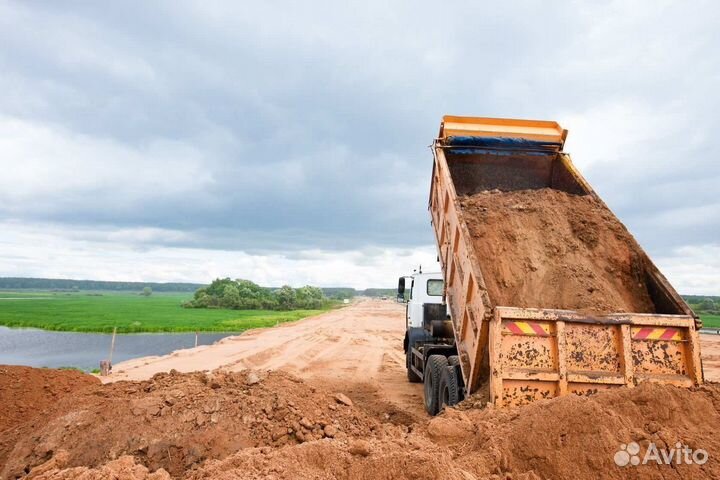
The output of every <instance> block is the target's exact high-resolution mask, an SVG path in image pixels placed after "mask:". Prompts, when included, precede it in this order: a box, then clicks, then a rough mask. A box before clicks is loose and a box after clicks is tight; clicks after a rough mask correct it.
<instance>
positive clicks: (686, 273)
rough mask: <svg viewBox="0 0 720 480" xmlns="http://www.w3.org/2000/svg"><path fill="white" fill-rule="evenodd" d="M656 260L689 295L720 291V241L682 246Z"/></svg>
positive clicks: (675, 283) (710, 293) (682, 290)
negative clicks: (719, 243)
mask: <svg viewBox="0 0 720 480" xmlns="http://www.w3.org/2000/svg"><path fill="white" fill-rule="evenodd" d="M657 264H658V267H659V268H660V270H662V272H663V273H664V274H665V276H666V277H668V279H669V280H670V283H672V284H673V286H674V287H675V289H676V290H678V291H679V292H680V293H684V294H687V295H720V245H718V244H710V245H697V246H688V247H681V248H678V249H676V250H675V251H674V252H672V254H671V255H669V256H663V257H659V258H658V259H657Z"/></svg>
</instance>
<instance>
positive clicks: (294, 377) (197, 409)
mask: <svg viewBox="0 0 720 480" xmlns="http://www.w3.org/2000/svg"><path fill="white" fill-rule="evenodd" d="M403 310H404V309H403V306H402V305H397V304H394V303H392V302H380V301H369V300H368V301H362V302H358V303H357V304H354V305H352V306H350V307H348V308H345V309H342V310H338V311H333V312H329V313H327V314H324V315H322V316H319V317H314V318H309V319H306V320H303V321H300V322H296V323H293V324H287V325H284V326H281V327H279V328H274V329H266V330H257V331H253V332H248V334H246V335H243V336H240V337H235V338H231V339H227V340H225V341H223V342H221V343H219V344H216V345H213V346H209V347H201V348H197V349H192V350H187V351H179V352H176V353H174V354H172V355H168V356H166V357H157V358H154V359H153V358H145V359H139V360H134V361H132V362H126V363H125V364H120V365H118V366H116V369H117V371H116V373H115V374H114V376H113V378H112V379H111V380H128V379H135V380H131V381H114V382H109V383H106V384H104V385H100V384H98V383H97V380H96V379H94V378H92V377H87V376H86V377H87V378H82V377H83V376H82V375H80V374H78V373H76V372H74V373H68V372H58V371H55V370H46V369H27V370H28V371H25V370H26V368H25V367H3V368H4V369H5V370H4V371H5V375H2V376H0V397H2V396H3V395H5V397H2V398H10V399H13V398H14V399H15V400H16V402H15V403H14V405H15V406H14V407H13V411H15V410H17V411H19V410H20V409H21V408H22V409H23V411H24V412H26V416H25V417H24V418H23V415H18V416H16V417H15V418H13V420H12V422H10V423H9V424H8V425H6V426H5V430H4V431H3V432H2V433H3V435H2V436H0V479H3V480H4V479H9V478H17V477H23V478H32V479H35V480H41V479H44V480H70V479H73V480H75V479H84V480H95V479H97V480H100V479H103V480H104V479H110V478H115V479H116V478H122V479H127V480H170V479H171V478H175V479H180V478H182V479H188V480H190V479H198V480H199V479H205V478H220V479H227V480H235V479H248V478H257V479H267V478H276V479H283V478H287V479H290V478H292V479H294V480H298V479H301V480H303V479H308V480H309V479H316V478H339V479H356V478H366V479H370V480H376V479H377V480H379V479H388V478H406V479H412V480H418V479H428V480H429V479H431V478H432V479H437V478H440V479H448V480H450V479H452V480H456V479H458V478H460V479H477V480H480V479H487V480H507V479H509V478H512V479H515V480H538V479H541V478H579V479H594V478H601V477H602V478H612V479H618V480H619V479H622V478H628V477H631V478H637V479H658V478H720V457H718V454H717V452H719V451H720V437H718V435H717V431H718V429H720V385H718V384H717V383H708V384H707V385H704V386H701V387H699V388H693V389H683V388H676V387H672V386H667V385H657V384H649V383H643V384H641V385H639V386H638V387H637V388H632V389H614V390H608V391H606V392H601V393H598V394H597V395H593V396H590V397H579V396H574V395H569V396H566V397H561V398H556V399H552V400H544V401H539V402H536V403H534V404H531V405H528V406H525V407H520V408H518V409H502V410H496V409H493V408H479V407H484V406H485V405H484V403H483V402H476V401H475V400H476V399H474V398H470V399H468V400H467V401H465V402H463V403H462V404H461V405H459V406H458V408H456V409H449V410H447V411H445V412H443V413H442V414H441V415H439V416H438V417H435V418H432V419H430V418H429V417H427V416H426V415H425V414H424V413H423V412H422V410H421V405H422V400H421V391H420V388H419V386H417V385H412V384H409V383H407V380H406V377H405V369H404V362H403V357H402V344H401V340H402V335H403V329H404V315H403ZM702 341H703V348H704V351H703V357H704V359H705V374H706V377H707V378H708V380H716V379H718V378H720V375H719V373H720V365H719V364H720V337H718V336H713V335H703V336H702ZM246 367H251V368H256V370H246V369H245V368H246ZM173 369H174V370H212V371H209V372H207V373H179V372H177V371H174V370H173ZM268 369H270V370H268ZM161 371H166V372H165V373H162V372H161ZM155 372H161V373H155ZM76 377H77V378H76ZM298 377H300V378H298ZM18 378H21V379H22V378H27V381H26V382H25V383H26V385H25V387H24V390H23V391H27V392H31V393H32V395H31V396H29V397H27V401H25V400H24V399H25V398H26V397H25V396H23V395H20V396H18V395H16V393H17V387H16V384H17V379H18ZM56 378H57V382H56V381H55V379H56ZM660 398H661V399H662V401H658V399H660ZM30 412H31V413H32V414H30ZM629 441H634V442H637V443H638V444H639V445H640V447H641V449H642V450H643V451H646V450H647V449H648V448H649V445H650V443H653V444H655V445H658V448H666V447H668V448H669V447H672V446H673V445H675V444H676V442H682V443H683V444H687V445H690V446H691V447H692V448H695V449H697V448H702V449H705V450H707V451H708V452H709V453H710V459H709V461H708V462H707V463H706V464H705V465H702V466H699V465H672V466H668V465H660V466H659V465H648V466H639V467H637V468H635V467H626V468H622V467H618V466H616V465H615V463H614V461H613V459H614V455H615V454H616V452H617V451H618V448H621V445H624V444H627V442H629Z"/></svg>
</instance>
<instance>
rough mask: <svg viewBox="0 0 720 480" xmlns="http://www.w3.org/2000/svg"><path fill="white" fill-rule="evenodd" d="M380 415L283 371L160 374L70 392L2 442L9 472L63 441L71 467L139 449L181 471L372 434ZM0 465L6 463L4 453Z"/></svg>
mask: <svg viewBox="0 0 720 480" xmlns="http://www.w3.org/2000/svg"><path fill="white" fill-rule="evenodd" d="M376 426H377V422H376V421H375V420H372V419H371V418H369V417H367V416H366V415H364V414H363V413H362V412H361V411H359V410H357V409H356V408H355V407H354V406H353V405H352V401H351V400H349V399H348V398H347V397H345V396H344V395H343V394H342V393H341V392H330V391H325V390H322V389H319V388H317V387H314V386H311V385H306V384H305V383H304V382H303V381H301V380H298V379H296V378H295V377H292V376H290V375H289V374H286V373H283V372H271V373H256V372H247V371H246V372H241V373H221V372H216V373H213V374H204V373H195V374H178V373H169V374H158V375H155V376H154V377H153V378H152V379H151V380H149V381H145V382H118V383H114V384H109V385H103V386H98V387H95V388H91V389H86V390H83V391H81V392H79V393H78V394H76V395H74V396H73V398H65V399H63V400H61V401H60V402H58V404H57V405H56V406H55V407H54V408H52V409H51V410H49V411H48V412H46V414H45V415H43V416H42V418H36V419H34V420H31V421H30V422H28V423H25V424H24V425H22V426H21V427H18V428H17V429H15V430H14V431H13V432H9V435H8V438H9V439H10V440H13V439H16V442H15V441H13V442H12V443H15V445H14V447H12V449H10V448H11V445H12V443H10V442H8V443H7V444H6V447H7V448H6V450H5V451H4V452H3V451H0V460H2V458H6V459H7V465H6V467H5V469H4V470H2V474H3V475H5V476H6V477H12V476H14V475H19V474H22V473H23V472H28V471H30V469H31V468H32V467H34V466H36V465H39V464H41V463H43V462H45V461H47V460H48V459H50V458H52V457H53V455H54V454H55V452H58V451H60V450H64V451H65V452H64V454H63V455H64V456H65V457H64V459H63V462H62V463H63V465H64V466H65V467H74V466H87V467H96V466H99V465H102V464H104V463H106V462H107V461H109V460H113V459H116V458H119V457H121V456H122V455H132V456H134V457H135V459H136V460H137V461H138V463H140V464H141V465H143V466H145V467H147V468H148V469H149V470H151V471H154V470H157V469H159V468H163V469H164V470H166V471H168V472H170V473H171V474H173V475H180V474H181V473H183V472H185V471H186V470H188V469H190V468H192V467H193V466H195V465H197V464H200V463H202V462H203V461H205V460H207V459H218V458H224V457H225V456H227V455H228V454H230V453H233V452H237V451H238V450H242V449H245V448H251V447H260V446H272V447H280V446H283V445H288V444H297V443H302V442H306V441H313V440H319V439H321V438H338V439H342V438H345V437H347V436H348V435H353V436H369V435H370V434H371V431H372V429H374V428H375V427H376ZM0 464H1V462H0Z"/></svg>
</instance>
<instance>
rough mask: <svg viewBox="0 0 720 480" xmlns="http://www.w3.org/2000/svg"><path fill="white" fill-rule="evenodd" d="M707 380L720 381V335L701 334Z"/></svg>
mask: <svg viewBox="0 0 720 480" xmlns="http://www.w3.org/2000/svg"><path fill="white" fill-rule="evenodd" d="M700 344H701V348H702V359H703V371H704V372H705V380H707V381H709V382H720V335H700Z"/></svg>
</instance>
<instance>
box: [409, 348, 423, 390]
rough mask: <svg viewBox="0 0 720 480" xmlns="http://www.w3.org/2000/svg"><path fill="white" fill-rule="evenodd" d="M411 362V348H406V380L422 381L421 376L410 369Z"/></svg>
mask: <svg viewBox="0 0 720 480" xmlns="http://www.w3.org/2000/svg"><path fill="white" fill-rule="evenodd" d="M412 363H413V357H412V349H411V348H408V351H407V353H406V359H405V364H406V365H407V377H408V381H409V382H410V383H420V382H422V378H420V376H419V375H418V374H417V373H415V371H414V370H413V369H412Z"/></svg>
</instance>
